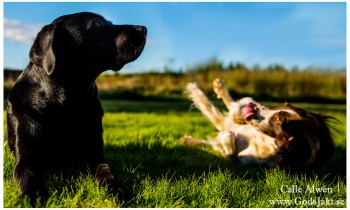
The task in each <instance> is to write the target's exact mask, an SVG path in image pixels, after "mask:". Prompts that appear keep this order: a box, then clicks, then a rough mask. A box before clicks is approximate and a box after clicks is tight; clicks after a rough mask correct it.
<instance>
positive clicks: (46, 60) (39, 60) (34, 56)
mask: <svg viewBox="0 0 350 210" xmlns="http://www.w3.org/2000/svg"><path fill="white" fill-rule="evenodd" d="M55 28H56V27H55V25H52V24H51V25H46V26H44V27H43V28H42V29H41V31H40V32H39V33H38V35H37V37H36V39H35V41H34V44H33V46H32V48H31V49H30V53H29V58H30V61H31V62H32V63H34V64H35V65H38V66H40V67H41V68H43V69H44V70H45V71H46V73H47V74H48V75H50V74H52V72H53V71H54V68H55V61H56V58H55V54H54V52H53V49H52V44H53V39H54V31H55Z"/></svg>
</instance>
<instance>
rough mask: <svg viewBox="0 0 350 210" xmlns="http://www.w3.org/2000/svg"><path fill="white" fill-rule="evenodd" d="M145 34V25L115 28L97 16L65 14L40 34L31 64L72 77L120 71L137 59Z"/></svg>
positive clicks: (32, 51)
mask: <svg viewBox="0 0 350 210" xmlns="http://www.w3.org/2000/svg"><path fill="white" fill-rule="evenodd" d="M146 35H147V29H146V27H144V26H134V25H113V24H112V23H111V22H110V21H107V20H105V19H104V18H103V17H102V16H100V15H97V14H94V13H89V12H82V13H76V14H71V15H65V16H61V17H59V18H57V19H56V20H54V21H53V22H52V23H51V24H49V25H46V26H44V27H43V28H42V30H41V31H40V32H39V33H38V35H37V37H36V39H35V41H34V44H33V46H32V48H31V50H30V62H31V63H32V64H34V65H37V66H39V67H41V68H43V69H44V70H45V71H46V73H47V74H49V75H51V74H55V73H56V74H63V75H65V72H66V71H69V75H70V76H72V74H76V75H79V74H89V75H91V77H96V76H98V75H99V74H100V73H102V72H103V71H105V70H109V69H111V70H114V71H118V70H120V69H121V68H122V67H123V66H124V65H125V64H126V63H128V62H131V61H134V60H135V59H136V58H138V57H139V55H140V54H141V52H142V50H143V48H144V45H145V43H146ZM57 69H59V71H58V72H56V70H57ZM72 69H74V72H72V71H73V70H72ZM67 73H68V72H67Z"/></svg>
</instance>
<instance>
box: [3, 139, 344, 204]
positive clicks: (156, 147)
mask: <svg viewBox="0 0 350 210" xmlns="http://www.w3.org/2000/svg"><path fill="white" fill-rule="evenodd" d="M105 156H106V159H107V162H108V163H109V164H110V165H111V167H112V169H113V171H114V173H115V174H116V175H117V177H118V179H119V182H120V185H121V187H122V188H123V189H124V190H125V191H126V193H127V195H128V196H129V197H130V198H133V197H135V195H136V194H137V193H138V190H139V189H140V188H139V187H140V186H141V184H142V181H143V180H145V179H146V178H151V179H152V180H157V179H172V180H180V179H182V178H190V179H192V178H198V179H200V178H203V175H207V174H208V173H211V172H217V171H219V170H221V171H229V172H230V174H231V175H232V176H231V177H232V178H237V177H238V178H240V179H243V180H251V181H257V180H258V179H263V178H264V177H265V174H266V169H265V168H263V167H258V166H243V165H241V164H240V163H239V161H237V160H234V161H232V160H226V159H224V158H222V157H220V156H219V155H216V154H214V153H211V152H209V151H206V150H205V149H204V148H194V147H191V148H190V147H187V146H182V145H177V146H174V147H168V146H166V145H163V144H162V143H157V142H155V143H153V144H147V143H130V144H126V145H123V146H115V145H106V146H105ZM345 157H346V151H345V148H340V147H339V148H337V152H336V154H335V156H334V157H333V159H332V160H331V161H330V162H329V163H328V164H327V166H326V167H325V168H324V169H322V170H319V171H309V172H307V173H295V174H291V175H296V176H300V177H305V176H306V177H308V178H311V179H313V178H314V177H315V175H317V176H318V178H319V179H321V180H324V181H327V182H329V183H334V184H336V182H337V181H339V179H336V178H337V177H339V178H340V180H343V181H344V183H345V181H346V180H345V178H346V158H345ZM82 173H84V170H82V171H79V170H77V169H76V168H75V169H73V168H69V169H64V170H55V171H48V172H46V175H45V178H46V183H47V188H49V190H50V191H57V192H56V193H57V194H58V195H60V194H61V193H62V192H67V189H69V191H70V192H72V193H74V192H76V191H77V190H78V189H77V188H79V187H81V186H79V185H77V184H76V181H75V180H79V179H81V177H82ZM287 173H289V172H287ZM87 177H88V178H89V177H90V178H91V179H92V177H93V176H92V175H91V174H88V176H87ZM8 178H9V177H8ZM43 205H44V206H45V204H43ZM124 206H125V207H132V206H133V202H132V201H131V202H128V203H126V204H125V205H124ZM38 207H43V206H40V205H39V206H38Z"/></svg>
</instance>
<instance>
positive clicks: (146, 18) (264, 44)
mask: <svg viewBox="0 0 350 210" xmlns="http://www.w3.org/2000/svg"><path fill="white" fill-rule="evenodd" d="M81 11H90V12H95V13H99V14H101V15H103V16H104V17H105V18H106V19H108V20H111V21H112V22H113V23H115V24H136V25H144V26H146V27H147V28H148V40H147V44H146V47H145V50H144V52H143V53H142V55H141V57H140V58H139V59H138V60H136V61H135V62H133V63H130V64H128V65H127V66H126V67H125V68H124V69H123V70H122V71H123V72H124V73H126V72H128V73H133V72H143V71H151V70H152V71H162V70H163V68H164V66H169V67H170V68H173V69H180V68H181V69H183V70H185V69H186V68H188V67H192V66H195V65H198V64H201V63H203V62H206V61H208V60H210V59H213V58H216V59H218V60H219V61H222V62H224V64H228V63H230V62H240V63H243V64H245V65H247V66H248V67H253V66H255V65H259V66H261V67H265V66H268V65H271V64H281V65H284V66H285V67H287V68H292V67H295V66H297V67H299V68H308V67H311V66H313V67H322V68H345V67H346V3H342V2H336V3H314V2H312V3H303V2H293V3H277V2H276V3H275V2H272V3H251V2H243V3H237V2H221V3H203V2H202V3H200V2H192V3H190V2H182V3H180V2H163V3H161V2H154V3H150V2H140V3H122V2H106V3H97V2H96V3H92V2H90V3H86V2H85V3H84V2H81V3H71V2H59V3H53V2H49V3H43V2H38V3H30V2H25V3H20V2H14V3H9V2H5V3H4V67H8V68H16V69H23V68H24V67H25V66H26V65H27V64H28V53H29V49H30V46H31V43H32V42H33V39H34V38H35V35H36V33H37V32H38V31H39V30H40V28H41V27H42V26H44V25H46V24H49V23H50V22H51V21H52V20H54V19H55V18H57V17H58V16H61V15H65V14H69V13H75V12H81Z"/></svg>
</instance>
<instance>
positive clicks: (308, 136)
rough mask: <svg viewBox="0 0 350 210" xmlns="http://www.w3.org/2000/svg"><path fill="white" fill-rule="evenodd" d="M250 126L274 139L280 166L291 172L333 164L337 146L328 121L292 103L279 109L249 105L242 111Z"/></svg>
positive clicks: (324, 117) (326, 118)
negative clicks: (331, 162) (332, 159)
mask: <svg viewBox="0 0 350 210" xmlns="http://www.w3.org/2000/svg"><path fill="white" fill-rule="evenodd" d="M242 115H243V117H244V119H245V120H246V122H247V123H249V124H251V125H252V126H253V127H255V128H256V129H257V130H259V131H261V132H263V133H265V134H267V135H269V136H271V137H274V138H275V139H276V143H277V145H278V146H279V155H278V159H277V164H278V165H279V166H281V167H289V168H291V169H307V168H310V166H317V167H320V166H322V165H324V163H325V162H326V161H327V160H329V159H330V158H331V157H332V155H333V153H334V151H335V145H334V142H333V139H332V135H331V132H330V130H329V126H328V123H327V121H328V119H330V118H331V117H328V116H323V115H320V114H316V113H313V112H309V111H307V110H305V109H302V108H298V107H295V106H292V105H290V104H288V103H286V104H284V106H282V107H278V108H273V109H271V108H268V107H265V106H261V105H255V104H249V105H247V106H245V107H243V108H242Z"/></svg>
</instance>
